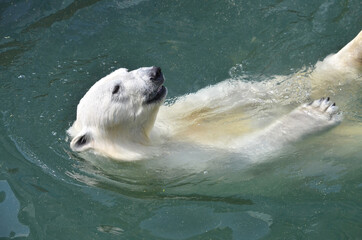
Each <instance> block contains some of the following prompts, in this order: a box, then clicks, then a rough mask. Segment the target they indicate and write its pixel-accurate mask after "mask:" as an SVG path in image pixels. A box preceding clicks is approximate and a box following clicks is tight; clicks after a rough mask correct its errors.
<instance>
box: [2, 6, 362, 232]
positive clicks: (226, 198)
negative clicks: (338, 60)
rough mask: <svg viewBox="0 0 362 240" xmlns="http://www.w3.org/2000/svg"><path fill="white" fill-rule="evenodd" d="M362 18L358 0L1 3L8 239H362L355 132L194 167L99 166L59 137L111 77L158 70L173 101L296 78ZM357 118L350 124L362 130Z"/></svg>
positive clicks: (339, 43)
mask: <svg viewBox="0 0 362 240" xmlns="http://www.w3.org/2000/svg"><path fill="white" fill-rule="evenodd" d="M361 10H362V6H361V2H360V1H358V0H350V1H337V0H329V1H320V0H318V1H297V0H285V1H283V0H281V1H280V0H279V1H276V0H275V1H260V0H256V1H235V0H224V1H143V0H133V1H132V0H124V1H116V0H108V1H106V0H104V1H100V0H98V1H97V0H83V1H71V0H64V1H41V0H19V1H11V0H2V1H1V2H0V14H1V15H0V16H1V18H0V19H1V20H0V74H1V75H0V100H1V105H0V113H1V114H0V120H1V124H0V239H8V238H19V239H21V238H24V239H360V238H361V237H362V220H361V219H362V201H361V199H362V175H361V170H362V167H361V160H362V157H361V156H362V150H361V149H362V148H359V147H356V142H357V143H358V141H359V142H361V141H362V138H361V136H360V135H358V136H357V137H356V136H354V137H350V138H348V139H346V141H342V140H339V141H337V142H336V143H335V144H333V141H332V140H331V141H330V144H326V145H318V142H319V141H323V140H325V138H323V136H321V137H316V138H314V139H312V140H310V141H309V142H308V143H306V144H303V145H301V146H300V147H299V148H297V150H295V151H292V152H289V153H286V154H284V155H282V156H280V157H278V158H277V159H272V160H271V161H267V162H266V163H263V164H258V165H254V166H249V167H247V168H244V167H243V166H241V165H237V164H235V159H229V158H228V157H226V156H222V155H221V156H217V157H216V159H214V160H213V161H215V162H216V163H215V164H213V167H207V166H206V167H205V168H203V169H202V170H200V169H198V170H197V171H196V170H194V171H191V170H190V169H188V168H187V166H182V167H177V168H166V167H163V166H162V165H157V166H155V164H153V162H152V161H151V160H150V161H142V162H137V163H117V162H113V161H111V160H104V161H102V162H98V163H96V164H95V163H92V164H91V163H89V162H87V161H85V160H83V159H82V158H80V157H79V156H77V155H75V154H74V153H72V152H71V151H70V148H69V142H68V141H67V136H66V133H65V131H66V129H68V127H69V126H70V125H71V123H72V122H73V121H74V119H75V113H76V106H77V103H78V101H79V99H80V98H81V97H82V96H83V95H84V93H85V92H86V91H87V89H88V88H89V87H90V86H91V85H92V84H93V83H94V82H95V81H97V80H98V79H100V78H101V77H103V76H105V75H107V74H108V73H110V72H111V71H113V70H115V69H116V68H119V67H126V68H129V69H135V68H138V67H141V66H152V65H157V66H161V67H162V69H163V72H164V74H165V76H166V79H167V83H166V85H167V86H168V89H169V98H173V97H177V96H180V95H183V94H187V93H190V92H194V91H196V90H198V89H200V88H202V87H205V86H207V85H210V84H215V83H218V82H220V81H222V80H224V79H227V78H229V77H230V74H232V75H235V74H236V75H237V74H245V73H246V74H250V76H254V79H250V80H256V81H258V80H261V79H262V77H260V79H259V78H258V76H272V75H274V74H283V75H288V74H291V73H295V72H297V71H298V70H300V69H302V68H303V67H305V66H307V67H308V66H312V65H313V64H314V63H315V62H317V61H318V60H321V59H323V58H324V57H325V56H326V55H328V54H330V53H332V52H336V51H338V50H339V49H340V48H341V47H343V46H344V45H345V44H346V43H348V41H350V40H351V39H353V37H354V36H355V35H356V34H357V33H358V32H359V31H360V29H361V27H362V17H361V16H362V15H361V12H362V11H361ZM240 64H242V66H243V67H242V69H241V70H240V72H238V71H236V72H235V71H232V72H231V73H230V70H231V69H235V66H240ZM357 99H358V100H355V102H354V103H353V105H354V106H362V101H361V99H360V98H357ZM355 109H356V108H355ZM358 109H359V110H360V109H361V108H358V107H357V110H355V111H354V112H347V113H346V119H347V121H350V122H352V123H355V124H361V122H362V117H361V116H362V114H361V112H360V111H358ZM326 138H327V137H326ZM333 140H334V139H333ZM348 141H350V142H353V143H354V144H352V145H349V144H348ZM341 143H346V144H345V145H344V146H342V147H343V151H342V153H340V149H341V145H340V144H341ZM357 145H358V144H357ZM191 153H192V149H191V150H190V154H186V153H185V159H186V158H190V159H192V161H197V158H198V157H197V156H190V155H191ZM186 162H187V161H186ZM164 164H167V163H164ZM215 166H217V167H215Z"/></svg>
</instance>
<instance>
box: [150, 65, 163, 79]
mask: <svg viewBox="0 0 362 240" xmlns="http://www.w3.org/2000/svg"><path fill="white" fill-rule="evenodd" d="M150 77H151V80H152V81H157V80H159V79H161V78H162V71H161V68H160V67H152V69H151V71H150Z"/></svg>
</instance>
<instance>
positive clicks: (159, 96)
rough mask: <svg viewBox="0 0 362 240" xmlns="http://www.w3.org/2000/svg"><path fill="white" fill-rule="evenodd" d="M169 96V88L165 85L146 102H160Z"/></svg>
mask: <svg viewBox="0 0 362 240" xmlns="http://www.w3.org/2000/svg"><path fill="white" fill-rule="evenodd" d="M166 95H167V88H166V87H165V86H163V85H161V86H159V87H158V88H157V89H156V91H154V92H153V93H151V94H150V95H149V97H148V98H147V100H146V104H151V103H156V102H160V101H162V100H163V99H164V97H165V96H166Z"/></svg>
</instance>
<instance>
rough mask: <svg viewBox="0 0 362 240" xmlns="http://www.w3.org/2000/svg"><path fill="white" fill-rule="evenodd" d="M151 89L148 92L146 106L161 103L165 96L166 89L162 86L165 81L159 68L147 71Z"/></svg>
mask: <svg viewBox="0 0 362 240" xmlns="http://www.w3.org/2000/svg"><path fill="white" fill-rule="evenodd" d="M149 77H150V81H151V82H152V87H151V88H150V89H149V91H148V97H147V99H146V102H145V103H146V104H150V103H155V102H162V101H163V100H164V99H165V97H166V95H167V88H166V87H165V86H163V85H162V84H163V83H164V81H165V78H164V77H163V74H162V71H161V68H160V67H151V68H150V70H149Z"/></svg>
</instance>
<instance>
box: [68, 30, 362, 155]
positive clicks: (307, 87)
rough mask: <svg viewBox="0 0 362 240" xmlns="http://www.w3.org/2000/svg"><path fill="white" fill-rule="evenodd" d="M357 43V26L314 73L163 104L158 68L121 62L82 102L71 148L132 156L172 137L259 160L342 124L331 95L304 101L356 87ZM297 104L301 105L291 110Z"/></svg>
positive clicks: (226, 84)
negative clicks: (127, 66)
mask: <svg viewBox="0 0 362 240" xmlns="http://www.w3.org/2000/svg"><path fill="white" fill-rule="evenodd" d="M361 46H362V33H360V34H359V35H358V36H357V37H356V38H355V39H354V40H353V41H351V43H349V44H348V45H346V47H344V48H343V49H342V50H341V51H339V52H338V53H337V54H334V55H331V56H328V57H327V58H326V59H325V60H324V61H323V62H319V63H317V64H316V67H315V69H314V70H313V72H311V73H302V72H300V73H297V74H295V75H293V76H275V77H273V78H272V79H270V80H266V81H264V82H245V81H242V80H225V81H223V82H221V83H219V84H216V85H214V86H210V87H207V88H205V89H201V90H199V91H198V92H196V93H193V94H189V95H186V96H182V97H179V98H178V99H176V100H175V102H174V103H173V104H169V105H163V101H164V99H165V97H166V93H167V90H166V88H165V87H164V86H163V82H164V79H163V75H162V73H161V71H160V69H159V68H156V67H151V68H140V69H137V70H134V71H131V72H129V71H128V70H126V69H119V70H117V71H115V72H113V73H111V74H110V75H108V76H106V77H104V78H103V79H101V80H99V81H98V82H97V83H96V84H95V85H94V86H93V87H92V88H91V89H90V90H89V91H88V92H87V94H86V95H85V96H84V97H83V98H82V100H81V101H80V103H79V105H78V110H77V119H76V121H75V122H74V124H73V126H72V127H71V128H70V129H69V130H68V133H69V135H70V136H71V137H72V142H71V148H72V149H73V150H74V151H77V152H83V151H87V150H92V151H94V152H96V153H100V154H101V155H105V156H108V157H111V158H114V159H118V160H123V161H133V160H140V159H148V158H152V157H155V156H160V155H163V154H172V150H170V149H168V146H170V145H172V144H178V145H179V146H180V145H181V144H185V145H190V144H191V145H193V146H199V147H200V148H208V147H211V148H215V149H221V150H227V151H232V152H240V153H241V154H244V155H245V156H247V157H248V158H249V159H250V160H252V161H257V160H259V159H262V157H263V156H264V155H265V154H269V153H274V152H277V151H279V150H280V149H282V148H283V147H284V146H286V145H287V144H289V143H293V142H296V141H298V140H299V139H301V138H303V137H304V136H307V135H310V134H313V133H317V132H320V131H323V130H327V129H329V128H331V127H333V126H336V125H337V124H338V123H340V121H341V115H340V114H338V113H337V107H336V106H335V104H333V102H331V101H329V99H319V100H316V101H314V102H313V103H312V104H310V105H305V104H303V105H302V103H305V102H307V101H311V99H312V98H313V99H314V98H320V97H323V96H328V95H331V94H332V95H334V97H336V98H338V103H339V101H342V102H343V97H340V96H338V95H342V96H343V88H345V87H351V86H352V87H353V88H356V85H357V91H358V90H359V89H360V88H359V87H358V84H360V78H359V77H360V73H361V66H362V61H361V58H362V49H361V48H362V47H361ZM336 93H338V94H336ZM343 104H344V103H343ZM297 105H302V106H301V107H298V108H296V109H295V110H293V111H290V110H291V109H290V107H291V106H297ZM288 112H289V113H288ZM355 128H356V129H357V130H356V131H357V132H358V131H360V128H359V127H358V126H356V127H355ZM180 147H181V146H180Z"/></svg>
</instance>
